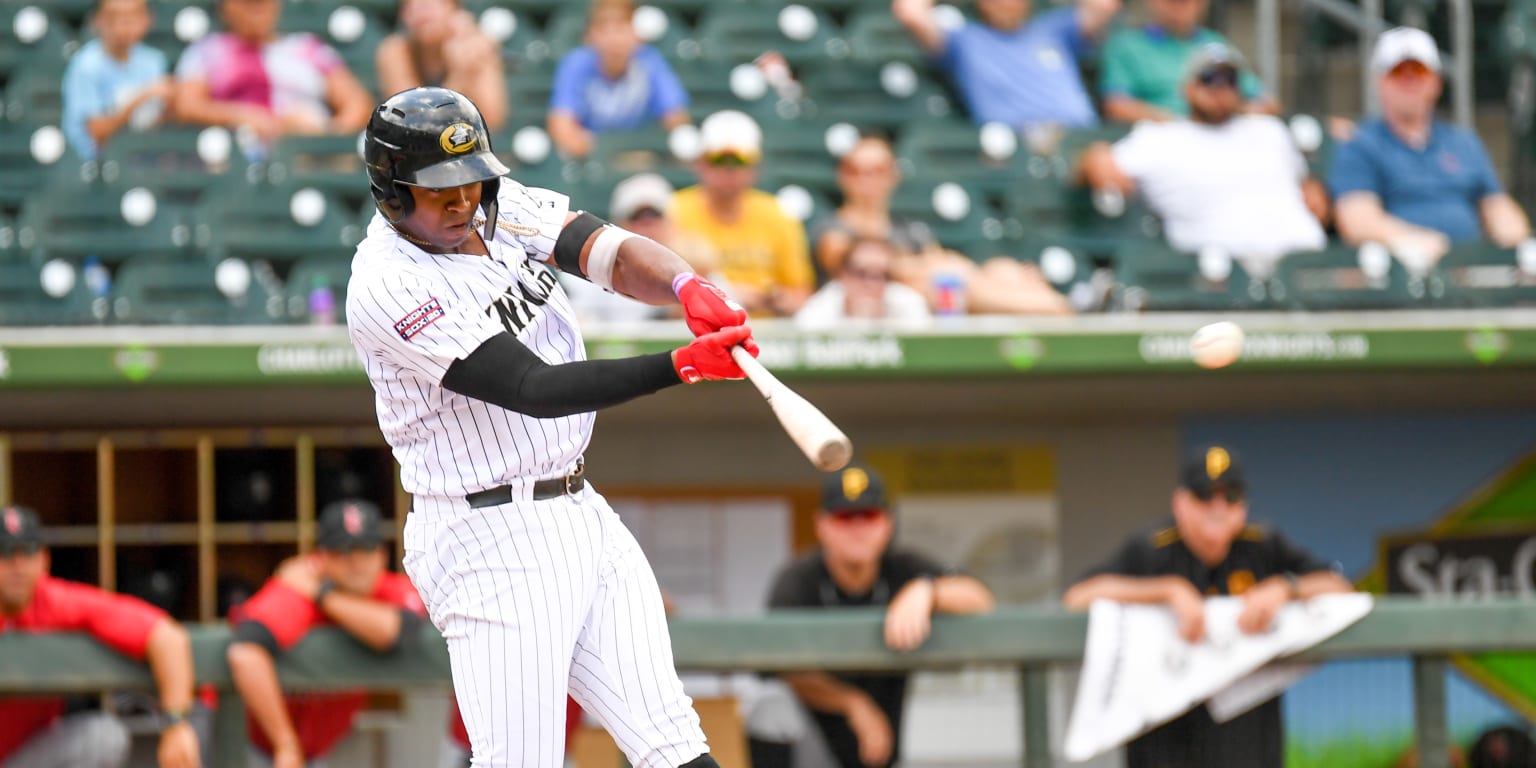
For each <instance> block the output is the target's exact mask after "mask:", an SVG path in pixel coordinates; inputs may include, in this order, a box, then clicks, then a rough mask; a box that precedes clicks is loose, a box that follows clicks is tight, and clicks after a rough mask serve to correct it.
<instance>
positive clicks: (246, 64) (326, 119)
mask: <svg viewBox="0 0 1536 768" xmlns="http://www.w3.org/2000/svg"><path fill="white" fill-rule="evenodd" d="M219 10H220V14H221V15H222V17H223V19H224V27H225V29H226V30H227V31H224V32H220V33H216V34H212V35H208V36H207V37H205V38H203V39H202V40H199V41H198V42H196V43H194V44H193V45H192V47H190V48H188V49H187V50H186V52H185V53H183V54H182V55H181V60H180V61H179V62H177V64H176V79H177V81H178V84H177V89H176V112H177V115H178V116H179V117H180V118H181V119H182V120H185V121H187V122H191V123H200V124H203V125H222V126H226V127H229V128H233V129H242V128H243V129H247V130H249V131H250V132H252V133H253V134H254V138H255V139H257V140H258V144H259V147H258V148H256V149H255V152H254V154H261V153H262V148H265V147H267V146H270V144H271V143H272V142H273V141H274V140H276V139H277V138H278V137H280V136H284V135H288V134H319V133H355V132H357V131H361V130H362V129H363V125H364V124H365V123H367V122H368V116H369V115H370V114H371V113H372V110H373V97H371V96H370V95H369V94H368V91H367V90H366V89H364V88H363V86H362V84H361V83H359V82H358V80H357V78H356V77H354V76H353V75H352V73H351V72H350V71H349V70H348V69H347V67H346V64H345V63H343V62H342V60H341V57H340V56H339V55H337V53H336V51H335V50H333V49H332V48H331V47H330V46H328V45H326V44H325V43H324V42H321V41H320V40H319V39H318V38H316V37H315V36H314V35H311V34H308V33H296V34H286V35H282V34H278V31H277V20H278V17H280V16H281V15H282V0H221V2H220V4H219ZM251 150H252V148H250V147H248V148H247V151H248V152H249V151H251Z"/></svg>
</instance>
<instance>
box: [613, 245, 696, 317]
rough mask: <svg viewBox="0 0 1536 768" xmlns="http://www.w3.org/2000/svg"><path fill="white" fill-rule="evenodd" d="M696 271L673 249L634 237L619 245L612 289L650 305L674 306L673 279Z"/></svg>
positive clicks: (614, 265)
mask: <svg viewBox="0 0 1536 768" xmlns="http://www.w3.org/2000/svg"><path fill="white" fill-rule="evenodd" d="M692 271H693V268H692V267H689V266H688V262H686V261H683V257H681V256H679V255H677V254H676V253H673V252H672V249H670V248H668V247H666V246H664V245H662V244H660V243H658V242H656V241H654V240H651V239H649V238H645V237H631V238H629V239H628V240H625V241H624V242H623V243H620V244H619V256H618V258H617V259H616V260H615V261H614V264H613V289H614V290H615V291H618V292H619V293H622V294H624V295H625V296H628V297H630V298H632V299H635V300H636V301H643V302H645V303H647V304H656V305H662V304H675V303H677V295H676V294H674V293H673V292H672V279H673V278H675V277H677V276H678V275H680V274H683V273H684V272H692Z"/></svg>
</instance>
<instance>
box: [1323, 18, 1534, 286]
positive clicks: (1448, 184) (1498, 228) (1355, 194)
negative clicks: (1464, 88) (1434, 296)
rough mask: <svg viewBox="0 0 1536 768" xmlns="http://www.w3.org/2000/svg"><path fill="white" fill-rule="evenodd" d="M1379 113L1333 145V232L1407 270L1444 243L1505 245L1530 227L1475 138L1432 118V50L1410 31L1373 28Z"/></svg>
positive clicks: (1441, 250)
mask: <svg viewBox="0 0 1536 768" xmlns="http://www.w3.org/2000/svg"><path fill="white" fill-rule="evenodd" d="M1371 72H1372V73H1373V74H1374V75H1375V76H1376V89H1377V93H1378V95H1379V97H1380V102H1381V113H1380V114H1379V115H1378V116H1376V117H1372V118H1369V119H1367V120H1365V121H1364V122H1362V123H1361V124H1360V125H1359V126H1358V128H1357V129H1356V130H1355V132H1354V135H1353V137H1352V138H1351V139H1350V140H1349V141H1347V142H1344V143H1342V144H1340V145H1338V146H1337V147H1335V149H1334V153H1333V160H1332V164H1331V166H1330V168H1329V174H1328V186H1329V191H1330V192H1332V194H1333V197H1334V200H1335V201H1336V211H1335V217H1336V220H1337V223H1338V228H1339V235H1340V236H1342V237H1343V238H1344V240H1345V241H1347V242H1349V243H1351V244H1360V243H1365V242H1377V243H1384V244H1386V245H1387V247H1388V248H1390V249H1391V250H1392V252H1393V253H1394V255H1396V256H1397V257H1398V259H1399V260H1401V261H1402V262H1403V263H1404V265H1405V266H1407V267H1409V268H1410V269H1416V270H1422V269H1428V268H1429V267H1431V266H1433V265H1434V264H1435V263H1436V262H1437V261H1438V260H1439V258H1440V257H1441V256H1443V255H1444V254H1445V253H1446V251H1448V250H1450V248H1451V246H1452V244H1454V243H1463V242H1469V241H1477V240H1487V241H1490V242H1492V243H1494V244H1495V245H1498V246H1500V247H1503V248H1511V247H1514V246H1515V245H1516V244H1518V243H1519V242H1520V241H1522V240H1524V239H1526V238H1528V237H1530V235H1531V226H1530V221H1529V220H1528V219H1527V218H1526V214H1525V212H1524V211H1523V210H1521V209H1520V205H1519V203H1516V202H1515V200H1514V198H1512V197H1510V196H1509V194H1508V193H1506V192H1505V191H1504V187H1503V185H1501V184H1500V183H1499V177H1498V173H1496V172H1495V171H1494V168H1493V163H1492V162H1491V161H1489V159H1488V152H1487V150H1486V149H1485V148H1484V147H1483V142H1482V140H1481V139H1479V138H1478V136H1477V134H1476V133H1475V132H1473V131H1472V130H1470V129H1467V128H1462V127H1460V126H1457V125H1453V124H1451V123H1447V122H1444V121H1442V120H1440V119H1438V118H1436V116H1435V105H1436V104H1437V103H1438V102H1439V100H1440V92H1441V87H1442V81H1441V78H1440V51H1439V49H1438V48H1437V47H1436V45H1435V41H1434V38H1432V37H1430V36H1429V34H1428V33H1426V32H1424V31H1423V30H1419V29H1412V28H1409V27H1398V28H1397V29H1392V30H1388V31H1386V32H1383V33H1382V35H1381V37H1380V38H1378V39H1377V41H1376V48H1375V50H1374V51H1373V53H1372V55H1371Z"/></svg>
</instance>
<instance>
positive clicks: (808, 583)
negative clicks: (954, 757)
mask: <svg viewBox="0 0 1536 768" xmlns="http://www.w3.org/2000/svg"><path fill="white" fill-rule="evenodd" d="M821 507H822V508H821V512H820V514H818V515H817V518H816V538H817V540H818V541H819V542H820V543H821V546H820V548H818V549H817V550H816V551H814V552H812V553H810V554H808V555H806V556H804V557H802V558H800V559H799V560H796V561H795V562H793V563H791V564H790V565H788V566H787V567H785V568H784V570H782V571H780V572H779V575H778V579H777V580H776V581H775V583H774V586H773V592H772V594H771V596H770V597H769V601H768V605H769V607H770V608H858V607H869V606H885V609H886V610H885V643H886V645H887V646H889V647H890V648H892V649H894V650H898V651H910V650H912V649H914V648H917V647H918V646H920V645H922V644H923V641H925V640H927V639H928V633H929V631H930V629H931V623H930V622H931V619H932V616H933V614H935V613H981V612H985V611H990V610H992V602H993V601H992V592H991V591H990V590H988V589H987V588H986V586H985V585H983V584H982V583H981V582H980V581H978V580H976V579H975V578H973V577H971V576H967V575H964V574H961V573H959V572H957V571H956V570H955V569H954V568H951V567H948V566H945V565H942V564H940V563H939V562H937V561H935V560H933V559H932V558H929V557H927V556H925V555H921V554H918V553H916V552H912V551H909V550H904V549H899V548H891V546H890V543H891V536H892V534H894V533H895V527H896V526H895V522H894V521H893V520H892V519H891V514H890V512H889V510H888V509H887V503H886V496H885V488H884V484H883V483H882V482H881V480H880V477H879V476H878V475H876V474H875V473H874V471H873V470H870V469H869V468H868V467H862V466H857V465H855V466H850V467H848V468H846V469H844V470H842V471H841V472H834V473H830V474H828V475H827V476H826V479H825V485H824V486H823V488H822V503H821ZM784 681H785V682H786V683H788V684H789V687H790V688H791V689H793V690H794V692H795V695H796V696H797V697H798V698H799V699H800V702H801V703H802V704H804V705H805V706H806V708H808V709H809V710H810V711H811V716H812V718H813V719H814V720H815V722H816V726H817V728H818V729H819V730H820V731H821V734H822V736H823V737H824V738H825V739H826V742H827V746H828V748H829V749H830V750H831V752H832V754H833V756H835V757H836V758H837V760H838V763H839V764H841V765H842V766H843V768H860V767H861V766H888V765H891V764H892V763H894V762H895V761H896V760H897V759H898V758H899V754H898V747H899V745H900V740H901V712H902V705H903V704H904V702H905V701H906V695H907V675H906V674H905V673H886V674H874V673H861V674H844V673H837V674H829V673H825V672H797V673H793V674H786V675H784Z"/></svg>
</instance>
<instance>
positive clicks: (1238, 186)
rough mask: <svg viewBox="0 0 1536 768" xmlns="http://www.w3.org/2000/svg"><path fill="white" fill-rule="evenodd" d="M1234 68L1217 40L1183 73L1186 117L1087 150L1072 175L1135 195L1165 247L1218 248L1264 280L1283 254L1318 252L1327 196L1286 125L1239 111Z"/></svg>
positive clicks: (1237, 65)
mask: <svg viewBox="0 0 1536 768" xmlns="http://www.w3.org/2000/svg"><path fill="white" fill-rule="evenodd" d="M1242 66H1243V64H1242V57H1241V56H1240V55H1239V54H1238V53H1237V51H1235V50H1233V49H1232V48H1231V47H1230V46H1227V45H1226V44H1224V43H1209V44H1207V45H1203V46H1201V47H1200V48H1198V49H1196V51H1195V53H1194V54H1193V55H1192V56H1191V57H1190V61H1189V66H1188V68H1187V70H1186V74H1185V77H1184V93H1185V97H1186V98H1187V99H1188V101H1189V119H1187V120H1179V121H1174V122H1166V123H1152V122H1143V123H1137V125H1136V127H1135V128H1134V129H1132V131H1131V133H1130V135H1129V136H1126V137H1125V138H1124V139H1121V140H1120V141H1117V142H1115V143H1114V144H1113V145H1110V144H1106V143H1102V142H1101V143H1098V144H1094V145H1092V146H1090V147H1089V148H1088V149H1087V150H1086V151H1085V152H1084V153H1083V157H1082V161H1081V164H1080V170H1081V178H1082V180H1083V181H1085V182H1086V183H1087V184H1088V185H1090V186H1092V187H1093V188H1094V189H1117V190H1119V191H1120V192H1121V193H1122V194H1126V195H1129V194H1130V193H1132V192H1133V191H1137V190H1139V191H1140V192H1141V194H1142V196H1143V197H1144V198H1145V199H1146V201H1147V204H1148V205H1149V206H1150V207H1151V208H1152V210H1153V212H1154V213H1156V214H1157V215H1158V216H1159V217H1161V218H1162V220H1163V231H1164V232H1165V233H1166V234H1167V236H1168V242H1169V243H1170V244H1171V245H1172V246H1173V247H1175V248H1178V249H1180V250H1186V251H1198V250H1201V249H1203V248H1207V247H1217V248H1221V249H1223V250H1225V251H1227V252H1228V253H1229V254H1231V255H1232V256H1234V257H1236V258H1238V259H1239V260H1240V261H1242V262H1243V264H1244V266H1245V267H1247V268H1248V270H1249V272H1250V273H1252V272H1257V273H1258V274H1259V276H1263V275H1267V274H1268V273H1269V272H1270V271H1272V270H1273V268H1274V264H1275V262H1277V261H1278V260H1279V259H1280V257H1281V256H1284V255H1285V254H1286V253H1290V252H1294V251H1311V250H1319V249H1321V248H1322V247H1323V246H1324V244H1325V243H1326V240H1327V237H1326V235H1325V234H1324V233H1323V227H1322V225H1321V223H1320V220H1321V219H1322V218H1323V217H1325V216H1326V215H1327V195H1326V192H1325V190H1324V189H1323V187H1322V185H1321V183H1319V182H1317V181H1316V180H1314V179H1310V178H1308V177H1307V164H1306V161H1305V160H1304V159H1303V158H1302V156H1301V153H1300V152H1299V151H1297V149H1296V147H1295V145H1294V144H1293V143H1292V142H1291V136H1290V132H1289V131H1287V130H1286V127H1285V123H1283V122H1281V121H1280V120H1279V119H1277V118H1275V117H1271V116H1269V115H1260V114H1246V113H1245V112H1244V107H1245V105H1244V104H1243V97H1242V94H1241V93H1240V92H1239V91H1238V88H1237V83H1238V75H1239V73H1240V72H1241V71H1242Z"/></svg>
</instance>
